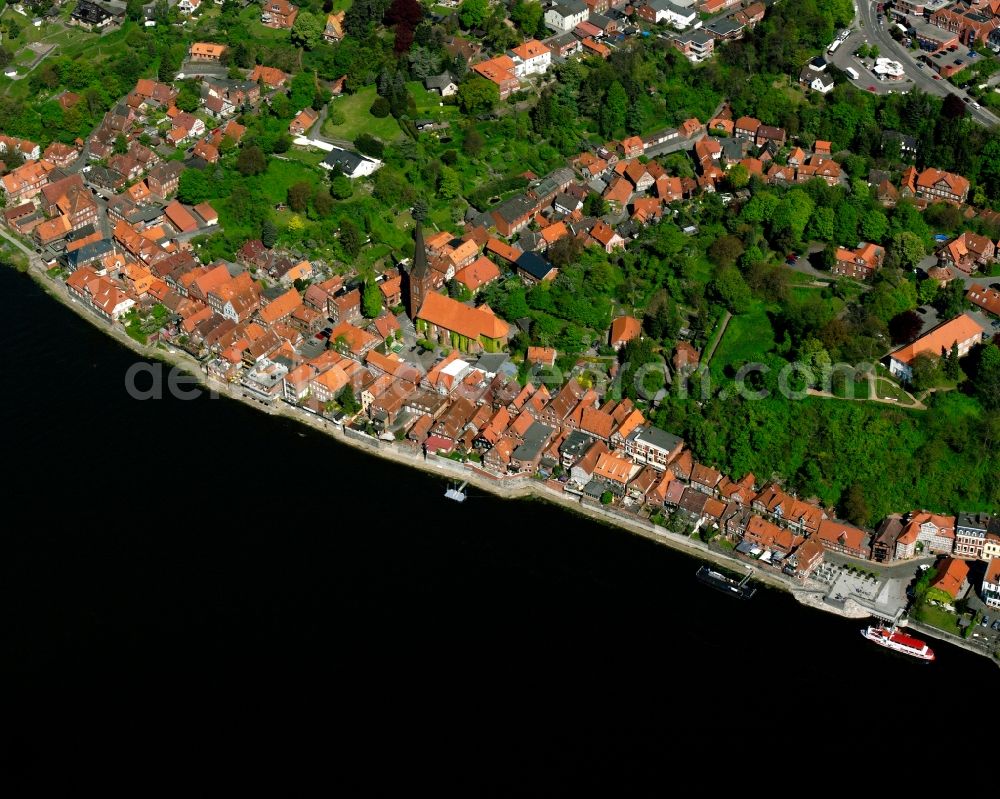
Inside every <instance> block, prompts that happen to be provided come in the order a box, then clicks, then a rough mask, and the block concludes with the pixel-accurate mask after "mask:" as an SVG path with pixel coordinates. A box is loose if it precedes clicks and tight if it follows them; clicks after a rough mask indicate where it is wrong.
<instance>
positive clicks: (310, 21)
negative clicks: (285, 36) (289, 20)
mask: <svg viewBox="0 0 1000 799" xmlns="http://www.w3.org/2000/svg"><path fill="white" fill-rule="evenodd" d="M325 27H326V26H325V24H324V21H323V20H322V19H321V18H320V17H319V16H317V15H316V14H313V13H312V12H311V11H306V10H305V9H303V10H301V11H299V13H298V16H296V17H295V24H294V25H293V26H292V32H291V41H292V44H294V45H295V46H296V47H304V48H305V49H306V50H313V49H315V48H316V47H317V46H318V45H319V44H320V43H321V42H322V41H323V30H324V28H325Z"/></svg>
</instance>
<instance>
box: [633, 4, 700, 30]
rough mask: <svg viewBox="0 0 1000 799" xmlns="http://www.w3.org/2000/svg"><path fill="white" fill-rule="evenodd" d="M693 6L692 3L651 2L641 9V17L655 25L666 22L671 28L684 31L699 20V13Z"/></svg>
mask: <svg viewBox="0 0 1000 799" xmlns="http://www.w3.org/2000/svg"><path fill="white" fill-rule="evenodd" d="M692 5H693V3H690V2H675V0H650V2H648V3H647V4H646V5H645V6H643V7H641V8H640V9H639V16H641V17H642V18H643V19H645V20H646V21H647V22H652V23H653V24H659V23H661V22H666V23H667V24H668V25H670V26H671V27H674V28H677V29H678V30H684V29H685V28H688V27H690V26H691V25H693V24H694V22H695V20H697V19H698V13H697V12H696V11H695V10H694V9H693V8H692Z"/></svg>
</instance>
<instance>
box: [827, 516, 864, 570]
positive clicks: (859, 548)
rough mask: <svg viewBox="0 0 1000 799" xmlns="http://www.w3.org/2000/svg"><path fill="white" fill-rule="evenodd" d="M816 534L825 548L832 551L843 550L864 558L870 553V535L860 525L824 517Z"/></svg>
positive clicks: (848, 553) (845, 552)
mask: <svg viewBox="0 0 1000 799" xmlns="http://www.w3.org/2000/svg"><path fill="white" fill-rule="evenodd" d="M816 536H817V539H818V540H819V541H820V543H822V544H823V546H824V547H825V548H826V549H829V550H833V551H834V552H843V553H844V554H845V555H851V556H852V557H855V558H863V559H864V560H867V559H868V558H869V556H870V555H871V549H870V541H869V539H870V537H869V535H868V533H866V532H865V531H864V530H862V529H861V528H860V527H855V526H854V525H851V524H845V523H844V522H838V521H834V520H833V519H824V520H823V521H822V522H820V524H819V530H818V531H817V533H816Z"/></svg>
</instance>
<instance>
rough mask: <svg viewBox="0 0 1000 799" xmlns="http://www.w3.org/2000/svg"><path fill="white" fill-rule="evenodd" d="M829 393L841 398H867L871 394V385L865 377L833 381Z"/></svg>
mask: <svg viewBox="0 0 1000 799" xmlns="http://www.w3.org/2000/svg"><path fill="white" fill-rule="evenodd" d="M831 393H832V394H833V395H834V396H835V397H840V398H841V399H844V398H846V399H868V398H869V397H870V396H871V386H870V385H869V383H868V380H867V379H866V378H861V379H859V380H850V381H848V380H844V381H843V382H835V383H834V384H833V386H832V391H831Z"/></svg>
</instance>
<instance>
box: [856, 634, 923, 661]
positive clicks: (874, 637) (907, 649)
mask: <svg viewBox="0 0 1000 799" xmlns="http://www.w3.org/2000/svg"><path fill="white" fill-rule="evenodd" d="M861 635H863V636H864V637H865V638H867V639H868V640H869V641H871V642H872V643H874V644H878V645H879V646H884V647H885V648H886V649H891V650H893V651H894V652H902V653H903V654H904V655H909V656H910V657H915V658H917V659H918V660H927V661H931V660H934V650H933V649H931V648H930V647H929V646H927V644H926V643H924V642H923V641H921V640H920V639H919V638H914V637H912V636H910V635H906V634H905V633H901V632H899V630H897V629H896V628H895V627H893V628H892V629H891V630H888V629H886V628H885V627H881V626H875V625H872V626H870V627H868V628H867V629H865V630H862V631H861Z"/></svg>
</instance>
